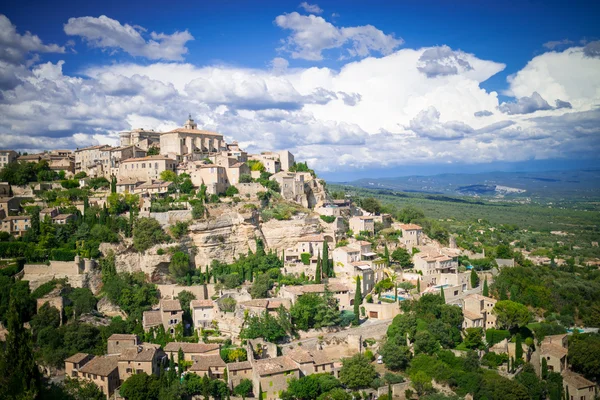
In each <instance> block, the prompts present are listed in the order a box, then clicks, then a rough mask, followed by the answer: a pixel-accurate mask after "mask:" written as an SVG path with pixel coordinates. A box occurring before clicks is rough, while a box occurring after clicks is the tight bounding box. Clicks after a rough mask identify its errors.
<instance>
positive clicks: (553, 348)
mask: <svg viewBox="0 0 600 400" xmlns="http://www.w3.org/2000/svg"><path fill="white" fill-rule="evenodd" d="M567 353H568V350H567V349H565V348H564V347H561V346H557V345H554V344H550V345H546V346H544V345H543V344H542V354H547V355H550V356H552V357H556V358H563V357H566V356H567Z"/></svg>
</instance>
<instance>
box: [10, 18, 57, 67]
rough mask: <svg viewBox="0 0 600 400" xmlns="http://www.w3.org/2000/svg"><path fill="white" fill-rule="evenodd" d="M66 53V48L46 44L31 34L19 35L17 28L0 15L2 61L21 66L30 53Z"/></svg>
mask: <svg viewBox="0 0 600 400" xmlns="http://www.w3.org/2000/svg"><path fill="white" fill-rule="evenodd" d="M33 52H35V53H64V52H65V48H64V47H63V46H59V45H56V44H44V43H43V42H42V40H41V39H40V38H39V37H38V36H37V35H33V34H31V33H30V32H25V33H24V34H22V35H21V34H19V33H18V32H17V27H16V26H14V25H13V24H12V23H11V22H10V20H9V19H8V18H7V17H6V16H5V15H2V14H0V61H4V62H6V63H10V64H19V63H20V62H21V61H23V59H24V58H25V56H26V55H27V54H29V53H33Z"/></svg>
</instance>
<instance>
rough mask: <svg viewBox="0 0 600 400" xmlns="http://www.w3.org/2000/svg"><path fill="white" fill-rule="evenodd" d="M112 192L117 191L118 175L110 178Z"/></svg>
mask: <svg viewBox="0 0 600 400" xmlns="http://www.w3.org/2000/svg"><path fill="white" fill-rule="evenodd" d="M78 185H79V184H78ZM110 192H111V193H117V177H116V176H114V175H113V176H112V177H111V179H110Z"/></svg>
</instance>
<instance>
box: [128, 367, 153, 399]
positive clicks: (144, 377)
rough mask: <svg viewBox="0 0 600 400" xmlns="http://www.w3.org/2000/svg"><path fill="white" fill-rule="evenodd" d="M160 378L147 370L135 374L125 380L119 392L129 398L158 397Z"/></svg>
mask: <svg viewBox="0 0 600 400" xmlns="http://www.w3.org/2000/svg"><path fill="white" fill-rule="evenodd" d="M157 383H158V379H157V378H155V377H154V376H148V374H146V373H145V372H141V373H139V374H133V375H131V376H130V377H129V378H127V379H126V380H125V382H123V384H122V385H121V388H120V389H119V393H120V394H121V396H123V397H125V398H126V399H127V400H153V399H158V389H159V388H158V385H157Z"/></svg>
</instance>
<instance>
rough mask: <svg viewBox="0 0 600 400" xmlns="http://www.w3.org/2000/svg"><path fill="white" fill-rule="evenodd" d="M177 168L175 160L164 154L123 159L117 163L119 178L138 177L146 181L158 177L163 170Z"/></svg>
mask: <svg viewBox="0 0 600 400" xmlns="http://www.w3.org/2000/svg"><path fill="white" fill-rule="evenodd" d="M176 170H177V161H175V160H174V159H172V158H168V157H165V156H160V155H159V156H147V157H141V158H130V159H127V160H123V161H122V162H121V164H120V165H119V175H118V177H119V179H120V180H125V179H139V180H141V181H144V182H147V181H150V180H158V179H160V174H161V173H162V172H163V171H173V172H175V171H176Z"/></svg>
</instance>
